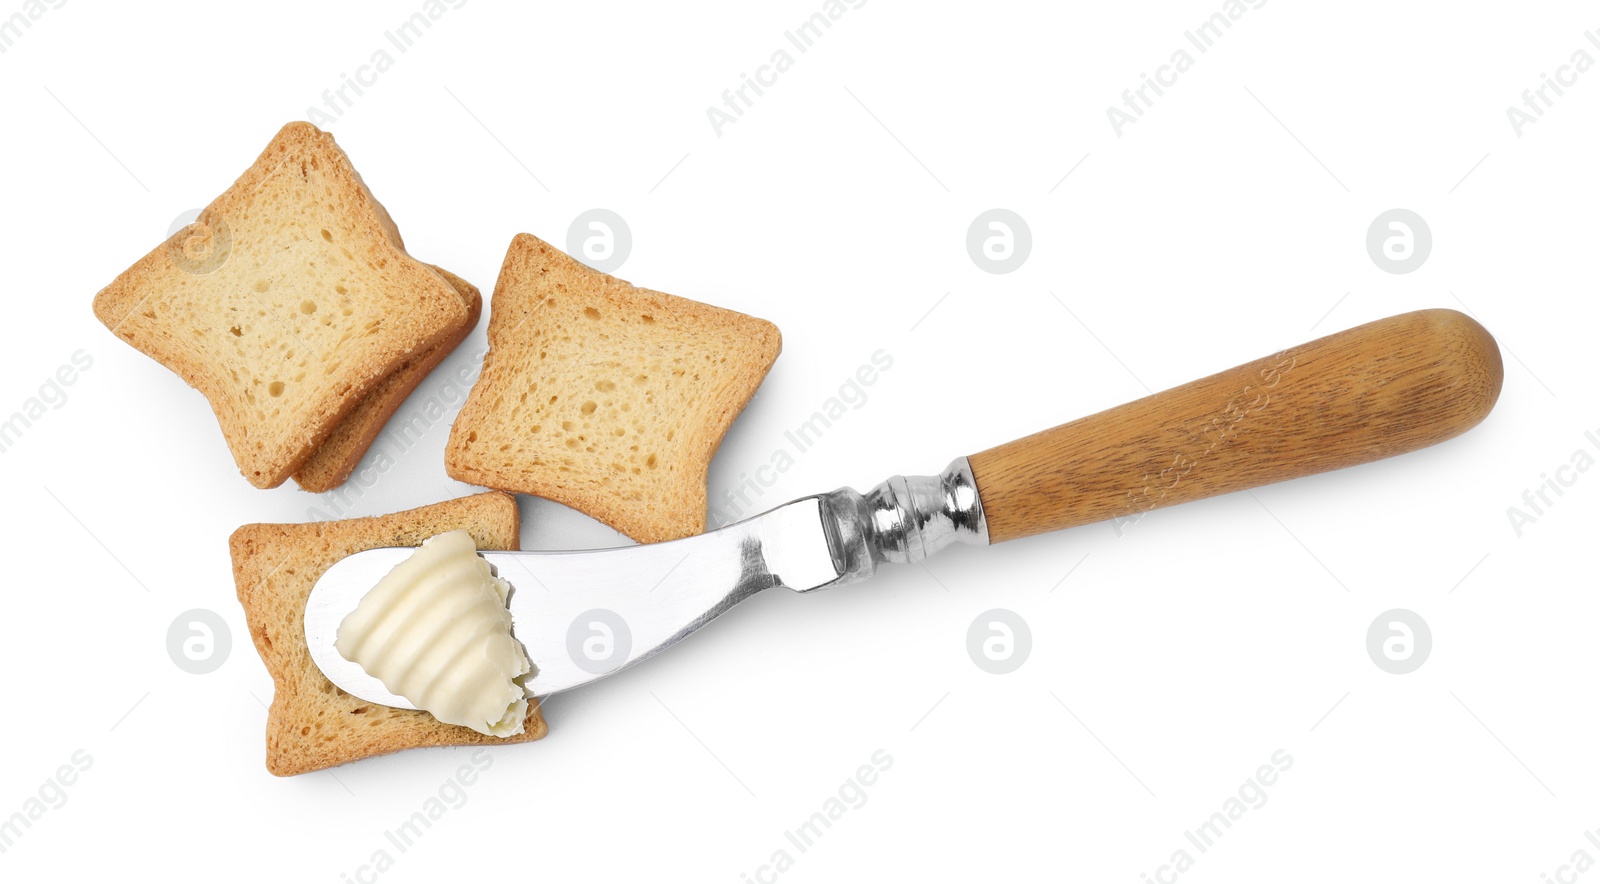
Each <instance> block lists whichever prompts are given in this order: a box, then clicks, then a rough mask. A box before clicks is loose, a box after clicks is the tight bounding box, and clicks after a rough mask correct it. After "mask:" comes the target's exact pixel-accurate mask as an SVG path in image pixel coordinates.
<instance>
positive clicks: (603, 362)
mask: <svg viewBox="0 0 1600 884" xmlns="http://www.w3.org/2000/svg"><path fill="white" fill-rule="evenodd" d="M780 349H782V338H781V336H780V335H779V333H778V328H777V326H775V325H773V324H772V323H770V322H767V321H766V320H764V319H757V318H755V317H753V316H747V315H745V314H743V313H738V312H735V311H732V310H725V309H722V308H720V307H712V306H709V305H706V304H701V303H699V302H697V301H691V300H688V299H687V298H679V297H675V296H673V295H668V294H663V293H662V292H656V291H650V290H648V289H642V288H637V287H635V286H633V285H631V284H630V283H628V282H626V281H624V280H620V279H617V278H616V277H613V276H609V275H607V274H604V273H601V272H599V271H596V270H593V269H591V268H589V267H586V266H584V265H583V264H581V263H579V262H578V261H576V260H574V259H572V258H571V257H568V256H567V255H565V254H563V253H562V252H561V251H559V250H557V249H556V248H554V247H552V246H551V245H549V244H548V243H546V242H544V241H542V240H540V239H538V238H537V237H534V236H530V235H528V234H521V235H519V236H517V237H516V238H515V239H514V240H512V242H511V247H510V249H509V250H508V251H507V253H506V258H505V263H504V265H503V266H502V267H501V270H500V279H499V281H498V282H497V283H496V284H495V290H494V297H493V300H492V303H491V306H490V313H489V351H488V354H487V356H486V357H485V359H484V366H483V374H482V376H481V377H479V379H478V381H477V383H476V384H474V385H473V387H472V392H471V393H470V394H468V396H467V401H466V404H465V405H464V406H462V409H461V413H460V414H459V415H458V416H457V417H456V421H455V423H454V425H453V426H452V427H451V428H450V439H449V441H448V443H446V448H445V470H446V472H448V473H449V474H450V475H451V476H453V477H454V478H456V479H459V480H461V481H463V482H472V483H475V484H478V485H484V486H487V487H489V488H499V489H503V490H508V491H521V492H524V493H528V494H537V495H539V496H540V497H545V498H549V499H551V500H554V501H558V502H560V503H563V504H566V505H567V506H570V507H573V508H575V509H577V510H580V511H582V512H584V513H587V514H589V515H590V516H593V517H594V518H596V519H599V520H600V521H602V522H605V523H606V524H608V525H610V526H612V527H613V528H615V529H617V530H618V531H620V532H622V533H623V534H626V535H628V536H629V537H631V538H633V539H634V540H637V541H639V542H641V543H652V542H656V541H662V540H672V539H675V538H679V537H687V536H690V535H693V534H698V533H700V532H701V531H703V530H705V522H706V471H707V469H708V468H709V467H710V464H711V458H712V456H713V455H714V454H715V453H716V450H717V446H718V445H719V444H720V443H721V442H722V437H723V435H724V434H725V433H726V432H727V430H728V427H729V426H730V425H731V424H732V423H733V420H734V418H735V417H737V416H738V414H739V412H740V411H742V410H743V409H744V407H745V405H746V403H748V402H749V401H750V398H751V397H752V396H753V395H755V391H756V388H757V387H758V386H760V384H761V381H762V379H763V378H764V377H766V374H767V370H768V369H770V368H771V367H772V363H773V361H774V360H775V359H777V357H778V351H779V350H780Z"/></svg>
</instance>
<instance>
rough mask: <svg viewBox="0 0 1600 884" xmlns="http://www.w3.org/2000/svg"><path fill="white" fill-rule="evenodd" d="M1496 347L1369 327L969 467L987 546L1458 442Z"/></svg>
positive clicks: (1436, 324)
mask: <svg viewBox="0 0 1600 884" xmlns="http://www.w3.org/2000/svg"><path fill="white" fill-rule="evenodd" d="M1502 377H1503V367H1502V365H1501V363H1500V348H1499V347H1498V346H1496V345H1495V342H1494V338H1493V337H1491V336H1490V335H1489V333H1488V332H1487V331H1486V330H1484V328H1483V326H1481V325H1479V324H1478V323H1477V322H1475V321H1474V320H1472V319H1471V318H1469V317H1467V316H1465V315H1463V314H1461V313H1458V312H1456V311H1454V310H1419V311H1417V312H1415V313H1405V314H1402V315H1400V316H1391V317H1389V318H1388V319H1380V320H1378V321H1377V322H1370V323H1367V324H1366V325H1362V326H1358V327H1356V328H1352V329H1349V330H1347V331H1342V332H1339V333H1338V334H1333V335H1329V336H1328V337H1325V338H1320V339H1318V340H1315V341H1312V342H1310V343H1308V344H1302V345H1300V346H1299V347H1291V348H1290V349H1288V350H1284V351H1282V352H1280V353H1275V354H1273V355H1271V356H1268V357H1266V358H1264V359H1258V360H1256V361H1255V362H1249V363H1246V364H1244V365H1241V366H1238V367H1236V368H1230V369H1228V370H1227V371H1224V372H1220V373H1218V374H1214V375H1212V376H1210V377H1208V378H1202V379H1200V380H1198V381H1193V382H1190V383H1188V384H1184V385H1183V386H1181V387H1174V388H1172V389H1170V390H1166V391H1163V392H1160V393H1156V394H1155V395H1152V396H1147V397H1145V398H1143V399H1140V400H1138V401H1136V402H1130V403H1128V404H1126V405H1121V406H1118V407H1116V408H1112V409H1110V410H1107V411H1102V412H1100V413H1099V414H1094V415H1090V416H1089V417H1085V418H1080V419H1079V420H1075V421H1072V422H1071V423H1066V424H1062V425H1061V426H1059V427H1055V428H1054V429H1050V430H1045V431H1044V432H1041V433H1035V434H1033V435H1032V436H1027V437H1025V438H1022V439H1018V440H1016V441H1015V442H1008V443H1006V444H1004V445H1001V446H998V447H996V448H990V449H989V450H987V451H984V452H981V453H979V454H974V455H972V456H971V457H970V458H968V461H969V463H970V464H971V467H972V474H973V480H974V481H975V483H976V484H977V489H978V496H979V498H980V499H981V500H982V505H983V513H984V518H985V519H986V521H987V522H988V526H989V540H990V542H991V543H999V542H1001V541H1005V540H1014V539H1016V538H1019V537H1029V536H1032V535H1034V534H1043V533H1045V532H1047V531H1055V530H1057V529H1060V528H1071V527H1073V526H1075V525H1084V524H1088V523H1090V522H1099V521H1102V520H1104V519H1117V520H1121V521H1123V522H1124V523H1125V522H1126V521H1127V520H1131V519H1137V518H1138V517H1139V516H1141V515H1142V514H1144V513H1146V512H1149V511H1150V510H1153V509H1156V508H1157V507H1163V506H1171V505H1172V504H1175V503H1183V502H1185V501H1190V500H1199V499H1200V498H1203V497H1211V496H1212V495H1216V494H1226V493H1228V492H1230V491H1242V490H1244V489H1246V488H1255V487H1257V486H1259V485H1268V484H1271V483H1273V482H1282V481H1283V480H1285V479H1293V478H1296V477H1299V476H1308V475H1311V474H1313V473H1321V472H1326V471H1328V470H1336V469H1339V468H1341V467H1348V466H1354V465H1356V464H1361V463H1366V462H1368V461H1373V460H1378V459H1380V458H1385V457H1389V456H1391V455H1396V454H1403V453H1405V452H1407V451H1414V450H1416V449H1418V448H1422V447H1424V446H1427V445H1432V444H1434V443H1435V442H1443V441H1444V440H1446V439H1449V438H1452V437H1454V436H1457V435H1459V434H1461V433H1463V432H1466V431H1467V430H1468V429H1470V428H1472V427H1473V426H1475V425H1476V424H1477V423H1478V422H1479V421H1481V420H1483V419H1484V417H1485V416H1487V415H1488V414H1489V409H1491V408H1493V407H1494V403H1495V400H1496V399H1497V398H1499V395H1500V383H1501V380H1502Z"/></svg>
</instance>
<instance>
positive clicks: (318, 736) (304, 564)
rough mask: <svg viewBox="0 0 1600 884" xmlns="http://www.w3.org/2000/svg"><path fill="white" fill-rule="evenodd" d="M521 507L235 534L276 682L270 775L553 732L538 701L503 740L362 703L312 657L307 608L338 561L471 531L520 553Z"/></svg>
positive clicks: (493, 499) (441, 507)
mask: <svg viewBox="0 0 1600 884" xmlns="http://www.w3.org/2000/svg"><path fill="white" fill-rule="evenodd" d="M519 525H520V522H519V517H518V514H517V504H516V500H515V499H514V498H513V497H512V496H511V495H509V494H502V493H499V492H489V493H485V494H477V495H473V496H471V497H463V498H459V499H456V500H448V501H445V502H443V503H436V504H432V505H431V506H424V507H419V508H417V509H413V510H407V511H405V512H401V513H394V514H392V515H387V516H374V517H371V518H363V519H345V520H342V521H335V522H313V523H309V524H303V525H270V524H254V525H245V526H243V527H241V528H240V529H239V530H237V531H235V532H233V536H232V537H230V538H229V540H228V546H229V548H230V551H231V552H232V555H233V579H234V584H235V588H236V589H237V591H238V595H239V603H240V604H241V605H243V606H244V613H245V620H246V621H247V622H248V624H249V627H250V639H251V641H252V642H254V643H255V646H256V651H257V652H258V653H259V654H260V655H261V660H262V662H263V663H265V664H266V666H267V672H268V673H270V674H271V675H272V683H273V687H274V690H273V695H272V706H271V707H270V709H269V710H268V713H267V770H269V771H271V772H272V773H273V774H276V775H278V776H290V775H293V774H299V773H306V772H308V771H313V770H320V769H322V768H325V767H332V766H334V765H336V764H344V763H346V762H350V761H355V760H357V759H361V758H368V757H371V756H373V755H382V754H385V753H389V752H398V751H399V750H401V749H411V748H416V747H421V746H463V745H492V744H497V743H522V742H528V741H530V740H537V739H539V738H540V737H543V736H544V735H545V733H546V732H547V731H548V728H547V726H546V725H545V721H544V717H543V716H542V715H541V714H540V709H539V704H538V702H537V701H535V702H534V703H532V704H531V705H530V707H529V710H528V717H527V719H526V721H525V722H524V732H523V733H521V734H519V735H517V736H515V737H508V738H505V739H500V738H497V737H491V736H487V735H485V734H480V733H478V732H477V731H474V730H472V729H470V728H465V727H459V726H456V725H449V724H443V723H441V722H439V720H438V719H435V718H434V717H433V716H432V715H429V714H428V713H426V712H421V711H417V710H414V709H395V708H392V707H389V706H382V705H378V704H375V703H369V702H367V701H365V700H361V699H358V698H356V697H353V696H351V695H349V694H347V693H345V692H344V691H343V690H341V689H340V688H338V687H336V686H335V685H334V684H333V683H332V682H330V681H328V679H327V677H326V676H324V675H323V674H322V670H320V669H318V668H317V664H316V663H315V662H313V661H312V659H311V654H310V651H309V650H308V649H307V648H306V640H305V627H304V621H303V618H304V616H305V606H306V599H307V598H308V597H309V596H310V595H311V589H312V587H313V586H315V585H316V582H317V579H318V578H319V577H321V576H322V574H323V572H325V571H326V570H327V569H328V568H329V567H331V566H332V565H333V564H334V563H335V562H337V561H339V560H340V559H342V558H344V557H345V556H348V555H352V554H354V553H357V552H361V551H363V550H368V549H376V548H379V547H386V546H417V545H419V544H421V543H422V541H424V540H426V539H428V538H429V537H432V536H433V535H435V534H440V533H443V532H445V531H453V530H455V529H458V528H465V529H467V530H468V531H470V532H471V533H472V536H473V539H474V540H475V541H477V544H478V547H479V548H480V549H507V550H514V549H518V548H519V537H518V531H519Z"/></svg>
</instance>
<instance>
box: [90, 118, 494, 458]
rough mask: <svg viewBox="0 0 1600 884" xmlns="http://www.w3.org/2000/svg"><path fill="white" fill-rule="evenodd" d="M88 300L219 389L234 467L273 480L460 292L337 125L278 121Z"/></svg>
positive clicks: (454, 308) (457, 307)
mask: <svg viewBox="0 0 1600 884" xmlns="http://www.w3.org/2000/svg"><path fill="white" fill-rule="evenodd" d="M94 311H95V315H96V316H97V317H98V318H99V319H100V321H101V322H103V323H105V325H106V326H107V327H108V328H110V329H111V331H112V332H113V333H114V334H116V335H117V336H118V337H120V338H122V339H123V340H125V341H127V342H128V343H130V344H132V345H133V346H134V347H136V348H138V349H139V350H141V351H143V352H144V353H146V354H147V355H149V356H151V357H152V358H154V359H155V360H156V361H158V362H160V363H161V364H163V365H165V366H167V367H168V368H170V369H171V370H172V371H174V372H175V373H177V374H178V375H179V376H180V377H182V378H183V379H184V380H185V381H187V382H188V383H189V384H190V385H191V386H193V387H195V388H197V389H199V390H200V392H201V393H203V394H204V395H205V397H206V399H207V400H209V401H210V403H211V407H212V410H213V411H215V412H216V415H217V420H218V423H219V424H221V427H222V433H223V436H224V437H225V438H226V439H227V442H228V447H229V449H230V450H231V451H232V453H233V457H234V460H235V461H236V462H237V463H238V465H239V470H240V472H241V473H243V474H244V476H245V478H246V479H248V480H249V481H250V482H251V484H253V485H255V486H257V487H259V488H273V487H276V486H278V485H280V484H282V483H283V481H284V480H285V479H287V478H288V477H289V476H290V475H291V474H292V473H294V472H295V470H297V469H298V468H299V467H300V466H301V465H302V464H303V463H304V462H305V461H306V460H307V459H308V458H309V457H310V456H311V454H312V452H313V451H315V450H316V449H317V448H318V447H319V446H320V445H321V444H322V443H323V441H324V440H325V439H326V438H327V437H328V435H329V433H331V432H332V431H333V428H334V427H335V426H336V425H337V424H338V423H339V421H340V420H342V419H343V418H344V417H345V415H346V414H348V413H349V412H350V411H351V410H352V409H353V408H355V406H356V405H357V403H359V402H360V401H361V399H362V397H363V396H365V395H366V394H367V393H368V392H369V391H370V390H372V389H373V388H374V387H375V386H377V385H378V384H379V383H380V382H381V381H382V380H383V379H384V378H385V377H387V376H388V375H390V374H391V373H392V372H394V371H395V369H397V368H398V367H399V366H400V365H401V363H403V362H404V361H405V360H407V359H408V358H410V357H412V356H413V355H415V354H420V353H423V352H426V351H428V350H429V349H430V348H433V347H435V346H437V345H439V344H440V343H441V342H442V341H444V340H446V339H447V338H448V337H449V336H450V335H451V334H453V333H455V332H456V331H457V330H459V329H460V328H461V326H462V325H463V324H464V323H465V322H466V319H467V305H466V304H465V303H464V302H463V299H462V297H461V295H460V294H459V293H458V292H457V291H456V290H455V289H454V288H453V287H452V286H451V285H450V283H449V282H447V281H446V280H445V278H444V277H442V276H440V275H439V274H438V273H437V272H436V271H435V270H434V269H433V268H432V267H429V266H428V265H426V264H424V263H422V262H420V261H418V260H416V259H415V258H412V257H411V256H410V255H408V254H406V252H405V248H404V245H403V243H402V242H401V240H400V236H399V232H398V231H397V230H396V229H395V227H394V222H393V220H392V219H390V218H389V215H388V212H386V211H385V210H384V209H383V207H382V206H381V205H379V204H378V202H377V201H376V200H375V199H374V198H373V197H372V194H371V193H370V192H369V191H368V190H367V187H366V185H365V184H364V183H363V182H362V180H361V176H360V175H359V174H357V173H356V170H355V168H354V167H353V166H352V165H351V164H350V160H349V158H348V157H347V156H345V153H344V151H342V150H340V148H339V146H338V145H337V144H335V143H334V140H333V137H332V136H331V135H329V134H327V133H326V132H323V131H321V130H320V129H318V128H317V127H315V126H313V125H311V124H310V123H290V124H289V125H287V126H284V127H283V129H282V130H281V131H279V132H278V134H277V136H276V137H275V138H273V139H272V142H271V143H270V144H268V145H267V148H266V150H264V151H263V152H262V154H261V156H260V157H259V158H258V159H257V160H256V162H255V164H254V165H252V166H251V167H250V168H249V169H247V170H245V172H244V174H243V175H241V176H240V177H239V180H238V181H236V182H235V183H234V184H233V186H232V187H230V188H229V189H228V190H227V191H226V192H224V193H223V194H222V195H221V196H219V197H217V199H216V200H214V201H213V202H212V203H211V204H210V205H209V206H207V207H206V208H205V209H204V210H203V211H202V212H201V213H200V217H199V219H198V220H197V221H196V222H195V223H193V224H190V225H189V226H187V227H185V228H184V229H183V230H180V231H178V232H177V233H176V234H174V235H173V236H172V237H171V238H170V239H169V240H167V242H165V243H163V244H161V245H160V246H157V247H156V248H155V250H154V251H152V252H150V253H149V254H148V255H145V256H144V257H143V258H141V259H140V260H139V261H138V262H137V263H135V264H134V265H133V266H132V267H130V268H129V269H128V270H126V271H124V272H123V273H122V275H121V276H118V277H117V278H116V279H115V280H114V281H113V282H112V283H111V284H110V285H108V286H106V288H105V289H103V290H101V291H100V293H99V294H97V295H96V296H95V299H94Z"/></svg>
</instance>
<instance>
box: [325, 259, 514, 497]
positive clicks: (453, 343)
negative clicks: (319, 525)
mask: <svg viewBox="0 0 1600 884" xmlns="http://www.w3.org/2000/svg"><path fill="white" fill-rule="evenodd" d="M433 269H434V270H437V271H438V272H439V275H440V276H443V277H444V278H445V281H446V282H448V283H450V285H452V286H454V287H455V290H456V291H457V292H459V293H460V294H461V298H462V300H463V301H464V302H465V303H466V305H467V319H466V322H464V323H462V325H461V328H460V329H459V330H457V331H456V332H454V333H453V334H451V335H450V336H448V337H446V338H445V339H444V340H442V341H440V342H439V343H438V344H436V345H434V347H433V348H432V349H430V350H428V351H426V352H424V353H421V354H420V355H417V356H413V357H412V358H410V359H408V360H406V361H405V362H404V363H402V364H401V365H400V367H399V368H397V369H395V371H394V372H393V373H392V374H390V375H389V376H388V377H386V378H384V379H383V381H382V382H380V383H379V384H378V386H376V387H374V388H373V389H372V392H370V393H368V394H367V395H366V398H364V399H362V400H361V403H360V404H359V405H357V406H356V407H355V408H354V409H353V410H352V411H351V412H350V413H349V414H347V415H345V417H344V420H341V421H339V424H338V426H336V427H334V428H333V432H332V433H329V434H328V438H327V440H325V441H324V442H323V443H322V446H321V447H319V448H318V449H317V450H316V451H315V452H313V453H312V455H311V457H310V459H308V460H307V461H306V462H305V463H304V464H302V465H301V467H300V469H299V470H297V471H296V472H295V474H294V481H295V484H297V485H299V486H300V488H301V490H304V491H311V492H316V493H321V492H323V491H332V490H333V489H335V488H337V487H339V486H340V485H343V484H344V481H345V480H346V479H348V478H350V474H351V473H353V472H355V469H356V467H357V466H358V465H360V463H361V458H362V457H364V456H365V455H366V453H367V449H368V448H371V447H372V442H373V440H374V439H377V438H378V434H379V433H381V432H383V428H384V427H385V426H386V425H387V424H388V423H389V418H391V417H394V413H395V412H396V411H398V410H399V409H400V405H401V404H402V403H404V402H405V401H406V397H407V396H410V395H411V392H412V391H413V390H415V389H416V388H417V385H419V384H421V383H422V381H423V379H425V378H426V377H427V376H428V375H429V374H431V373H432V372H433V370H434V369H435V368H438V367H439V363H441V362H443V361H444V360H445V357H446V356H449V355H450V354H451V353H452V352H453V351H454V350H455V348H456V347H457V346H459V345H460V344H461V342H462V341H464V340H466V338H467V335H469V334H471V333H472V330H473V329H475V328H477V327H478V319H479V317H481V316H482V315H483V296H482V295H481V294H479V292H478V287H477V286H475V285H473V284H472V283H470V282H467V281H466V280H464V279H462V278H461V277H459V276H456V275H455V274H454V273H451V272H450V271H448V270H446V269H444V268H443V267H434V268H433Z"/></svg>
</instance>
